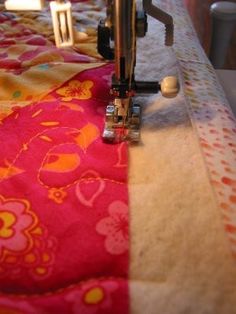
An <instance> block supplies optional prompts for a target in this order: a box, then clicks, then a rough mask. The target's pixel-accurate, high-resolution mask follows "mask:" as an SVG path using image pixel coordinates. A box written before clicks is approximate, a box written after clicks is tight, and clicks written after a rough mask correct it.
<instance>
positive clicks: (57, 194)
mask: <svg viewBox="0 0 236 314" xmlns="http://www.w3.org/2000/svg"><path fill="white" fill-rule="evenodd" d="M66 195H67V193H66V192H65V191H64V190H63V189H62V188H51V189H50V190H49V191H48V198H49V199H51V200H53V201H54V202H55V203H57V204H62V203H63V200H64V198H65V197H66Z"/></svg>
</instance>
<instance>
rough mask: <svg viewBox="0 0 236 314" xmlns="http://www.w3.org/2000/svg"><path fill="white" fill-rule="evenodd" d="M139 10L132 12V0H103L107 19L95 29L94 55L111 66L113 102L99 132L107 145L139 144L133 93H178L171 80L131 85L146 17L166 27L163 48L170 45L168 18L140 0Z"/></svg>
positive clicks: (137, 110)
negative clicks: (97, 55) (112, 71)
mask: <svg viewBox="0 0 236 314" xmlns="http://www.w3.org/2000/svg"><path fill="white" fill-rule="evenodd" d="M143 9H144V10H142V11H137V10H136V2H135V0H107V17H106V19H105V20H102V21H101V22H100V24H99V26H98V52H99V53H100V54H101V55H102V56H103V57H104V58H105V59H108V60H114V63H115V73H114V75H113V78H112V87H111V94H112V95H113V96H114V100H113V102H112V103H110V104H109V105H108V106H107V109H106V121H105V128H104V132H103V139H104V140H105V141H108V142H120V141H123V140H129V141H135V142H137V141H139V139H140V124H141V109H140V106H138V105H136V104H134V103H133V96H134V95H135V94H136V93H144V94H148V93H157V92H158V91H159V90H163V96H165V97H175V96H176V95H177V93H178V89H179V88H178V81H177V80H176V78H173V77H167V78H165V79H164V80H163V82H162V83H161V84H159V83H158V82H137V81H135V63H136V37H144V36H145V34H146V32H147V26H148V25H147V14H149V15H151V16H153V17H154V18H156V19H158V20H159V21H160V22H162V23H164V24H165V25H166V40H165V42H166V45H172V43H173V20H172V17H171V16H170V15H168V14H167V13H165V12H163V11H162V10H160V9H158V8H157V7H155V6H154V5H153V4H152V0H143ZM112 42H113V45H112V44H111V43H112Z"/></svg>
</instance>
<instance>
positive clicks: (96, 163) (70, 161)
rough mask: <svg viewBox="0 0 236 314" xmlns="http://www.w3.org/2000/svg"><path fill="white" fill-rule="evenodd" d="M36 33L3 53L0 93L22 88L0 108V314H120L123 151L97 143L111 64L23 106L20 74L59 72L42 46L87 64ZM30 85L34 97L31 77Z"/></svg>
mask: <svg viewBox="0 0 236 314" xmlns="http://www.w3.org/2000/svg"><path fill="white" fill-rule="evenodd" d="M1 18H2V19H3V20H4V18H6V16H5V15H2V16H1ZM7 19H9V17H7ZM11 23H13V22H12V21H9V23H8V24H7V23H6V25H8V27H10V26H11ZM13 24H14V27H16V28H15V29H17V27H18V26H19V25H17V24H16V22H14V23H13ZM6 35H7V36H8V37H9V28H8V33H7V34H6ZM33 35H34V34H32V33H30V31H29V32H28V35H27V32H25V33H24V35H22V42H21V45H19V42H20V40H21V36H20V35H19V34H18V37H17V40H16V42H14V43H11V42H9V43H6V42H5V44H4V45H3V46H2V47H1V51H0V53H1V60H0V61H1V62H0V64H1V65H4V66H2V67H1V70H0V81H1V79H2V80H3V79H4V80H5V81H4V82H5V85H4V86H2V88H1V90H0V91H1V92H3V93H4V91H8V92H9V90H11V88H13V85H14V84H16V80H17V82H18V83H19V86H20V87H19V89H16V90H13V91H11V95H12V98H11V99H9V100H10V101H11V102H9V104H8V105H7V106H9V108H6V106H5V107H4V104H3V102H2V101H1V103H0V144H1V148H0V313H21V314H22V313H24V314H26V313H27V314H32V313H48V314H49V313H50V314H51V313H76V314H77V313H81V314H87V313H88V314H90V313H91V314H95V313H96V314H106V313H113V314H126V313H128V312H129V294H128V265H129V259H128V258H129V239H128V233H129V232H128V190H127V160H128V158H127V146H126V144H124V143H122V144H115V145H109V144H105V143H103V142H102V140H101V132H102V130H103V126H104V113H105V107H106V105H107V104H108V101H109V100H110V96H109V81H110V77H111V73H112V71H113V65H111V64H108V65H102V64H101V65H100V66H98V65H97V66H96V67H94V68H93V67H92V66H90V68H88V69H87V70H86V69H85V70H82V71H80V72H79V73H77V74H76V75H73V77H71V78H69V79H67V80H66V81H64V82H63V84H60V85H58V86H55V87H54V88H51V87H50V90H49V92H48V93H46V94H45V93H44V94H45V95H43V96H42V97H41V98H40V100H38V101H32V102H31V103H29V101H30V99H33V98H34V97H33V95H28V98H27V97H25V96H26V95H25V96H24V97H25V98H24V99H23V100H25V99H26V100H27V103H25V104H24V105H22V102H21V101H20V99H21V98H20V97H21V96H22V95H23V94H25V93H27V89H23V87H22V86H21V75H26V74H25V73H26V72H27V71H29V72H27V73H29V77H30V73H31V72H30V71H32V73H33V72H34V71H33V70H32V66H33V67H36V68H37V71H42V73H45V75H46V72H47V71H49V70H50V69H51V68H52V67H55V69H57V68H56V67H57V66H58V65H57V62H58V60H57V59H56V62H55V59H50V60H49V62H45V58H46V57H45V55H43V54H44V52H46V50H44V49H43V46H45V45H49V48H50V49H51V50H53V51H54V53H55V54H56V55H57V56H56V57H58V55H59V56H61V58H64V59H63V60H64V62H67V63H68V62H71V63H73V62H75V58H77V59H76V62H77V63H79V62H81V63H84V62H87V63H88V64H89V62H90V58H89V57H88V58H87V57H86V56H83V55H82V54H81V55H80V54H78V55H77V54H76V53H75V52H70V53H69V52H65V50H62V51H60V50H58V49H56V48H52V44H50V43H49V42H47V41H45V42H44V44H42V40H41V41H40V45H41V46H42V47H40V45H39V37H38V36H39V35H38V34H35V36H36V37H37V38H38V39H37V38H35V37H34V36H33ZM1 36H4V33H3V34H1ZM27 36H29V37H30V40H31V44H30V43H29V42H28V43H26V41H27ZM23 37H24V38H23ZM2 38H3V37H2ZM5 38H6V37H5ZM34 39H35V40H36V39H37V40H38V43H37V40H36V41H34ZM32 43H33V44H32ZM12 45H15V46H14V47H15V50H14V58H13V59H12V57H11V58H10V57H9V55H8V54H9V53H10V52H11V51H10V49H13V48H12V47H13V46H12ZM17 45H18V46H17ZM50 45H51V46H50ZM23 46H24V47H25V46H27V49H25V50H24V49H23V48H22V47H23ZM18 48H19V55H20V54H21V55H22V51H24V52H23V53H24V58H25V59H24V60H23V59H22V57H21V59H22V60H23V61H24V62H26V61H27V62H28V63H27V67H26V66H25V65H26V64H23V65H22V63H20V62H23V61H21V60H20V61H19V55H16V52H18V50H17V49H18ZM31 50H32V51H33V52H34V53H32V52H31V53H29V51H31ZM35 51H36V52H37V53H35ZM27 52H28V53H27ZM40 53H41V57H42V58H43V63H42V61H41V62H40V60H41V59H40V57H39V55H40ZM65 55H66V58H67V59H66V60H65ZM56 57H55V58H56ZM35 58H37V60H36V59H35ZM80 58H81V60H79V59H80ZM86 58H87V59H86ZM4 60H5V61H6V62H5V61H4ZM35 60H36V61H35ZM85 60H86V61H85ZM17 61H19V62H17ZM61 63H62V60H60V64H61ZM14 64H15V65H14ZM43 71H44V72H43ZM37 73H38V72H37ZM56 73H57V72H56V71H55V79H56ZM8 74H9V78H10V79H11V78H12V77H14V84H13V81H12V83H11V80H10V79H9V82H6V77H8V76H7V75H8ZM42 75H43V74H42ZM22 77H23V76H22ZM28 82H29V85H28V86H29V90H30V93H31V92H32V86H31V85H34V84H36V83H35V81H34V77H33V76H32V81H28ZM30 84H31V85H30ZM20 88H22V90H21V89H20ZM22 97H23V96H22Z"/></svg>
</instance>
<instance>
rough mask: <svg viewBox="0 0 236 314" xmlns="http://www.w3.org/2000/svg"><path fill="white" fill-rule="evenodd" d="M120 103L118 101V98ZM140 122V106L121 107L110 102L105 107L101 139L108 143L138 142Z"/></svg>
mask: <svg viewBox="0 0 236 314" xmlns="http://www.w3.org/2000/svg"><path fill="white" fill-rule="evenodd" d="M118 103H119V105H120V101H119V100H118ZM140 124H141V108H140V106H139V105H137V104H132V105H129V106H128V108H121V107H120V106H117V105H116V101H115V102H114V103H110V104H109V105H108V106H107V108H106V116H105V127H104V131H103V135H102V137H103V140H104V141H105V142H109V143H119V142H122V141H129V142H139V140H140Z"/></svg>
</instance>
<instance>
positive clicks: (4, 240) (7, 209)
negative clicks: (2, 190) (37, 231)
mask: <svg viewBox="0 0 236 314" xmlns="http://www.w3.org/2000/svg"><path fill="white" fill-rule="evenodd" d="M36 223H37V218H36V216H35V215H34V214H33V213H32V212H30V211H29V203H28V202H27V201H25V200H14V199H8V200H5V199H4V198H3V197H2V196H0V261H1V260H2V258H4V255H5V253H7V252H15V253H19V252H22V251H25V250H28V249H29V248H30V247H31V245H32V243H31V238H30V236H29V232H30V230H32V228H34V227H35V225H36Z"/></svg>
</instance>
